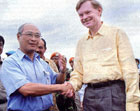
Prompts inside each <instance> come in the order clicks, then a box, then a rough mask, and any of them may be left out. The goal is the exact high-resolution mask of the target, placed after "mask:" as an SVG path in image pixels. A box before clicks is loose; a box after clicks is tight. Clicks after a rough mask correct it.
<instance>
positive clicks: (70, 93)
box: [61, 82, 75, 98]
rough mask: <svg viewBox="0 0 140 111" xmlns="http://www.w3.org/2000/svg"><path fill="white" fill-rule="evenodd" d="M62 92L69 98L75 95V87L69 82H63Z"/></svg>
mask: <svg viewBox="0 0 140 111" xmlns="http://www.w3.org/2000/svg"><path fill="white" fill-rule="evenodd" d="M61 94H62V95H64V96H66V97H69V98H71V97H74V95H75V93H74V89H73V87H72V85H71V84H70V83H69V82H65V83H64V84H62V88H61Z"/></svg>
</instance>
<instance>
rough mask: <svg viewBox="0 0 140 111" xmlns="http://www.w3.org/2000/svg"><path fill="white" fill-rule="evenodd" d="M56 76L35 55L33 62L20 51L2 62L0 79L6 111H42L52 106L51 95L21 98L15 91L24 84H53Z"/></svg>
mask: <svg viewBox="0 0 140 111" xmlns="http://www.w3.org/2000/svg"><path fill="white" fill-rule="evenodd" d="M56 77H57V74H56V73H55V72H54V71H52V69H51V68H50V66H49V65H48V64H47V63H46V62H45V61H43V60H42V59H40V57H39V55H38V54H37V53H35V54H34V59H33V61H31V60H30V58H29V57H28V56H27V55H25V54H24V53H23V52H22V51H21V50H20V49H18V50H17V51H16V53H14V54H13V55H11V56H9V57H8V58H6V59H5V60H4V62H3V65H2V69H1V74H0V78H1V81H2V83H3V85H4V87H5V88H6V92H7V98H8V110H17V111H42V110H45V109H48V108H49V107H50V106H52V105H53V99H52V94H48V95H44V96H36V97H32V96H27V97H25V96H23V95H22V94H20V93H19V92H18V91H17V90H18V89H19V88H20V87H21V86H23V85H24V84H26V83H30V82H32V83H41V84H54V83H56Z"/></svg>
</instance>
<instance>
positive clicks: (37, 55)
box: [16, 49, 40, 60]
mask: <svg viewBox="0 0 140 111" xmlns="http://www.w3.org/2000/svg"><path fill="white" fill-rule="evenodd" d="M16 53H17V55H18V56H19V58H20V60H22V59H23V58H25V57H28V56H27V55H26V54H25V53H23V52H22V51H21V50H20V49H18V50H17V52H16ZM35 58H37V59H40V56H39V54H38V53H36V52H35V53H34V59H35Z"/></svg>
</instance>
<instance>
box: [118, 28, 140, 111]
mask: <svg viewBox="0 0 140 111" xmlns="http://www.w3.org/2000/svg"><path fill="white" fill-rule="evenodd" d="M117 37H118V38H117V45H118V60H119V63H120V67H121V70H122V74H123V79H124V82H125V86H126V89H125V91H126V111H132V110H133V111H138V102H139V100H140V95H139V85H138V84H139V77H138V70H137V67H136V62H135V59H134V56H133V51H132V48H131V45H130V43H129V40H128V37H127V35H126V34H125V33H124V32H122V31H120V30H119V31H118V35H117Z"/></svg>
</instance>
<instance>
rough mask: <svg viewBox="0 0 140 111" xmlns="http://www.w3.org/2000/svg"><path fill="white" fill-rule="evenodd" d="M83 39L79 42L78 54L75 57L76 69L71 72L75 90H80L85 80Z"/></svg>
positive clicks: (71, 81) (71, 80)
mask: <svg viewBox="0 0 140 111" xmlns="http://www.w3.org/2000/svg"><path fill="white" fill-rule="evenodd" d="M81 45H82V43H81V40H80V41H79V42H78V45H77V48H76V54H75V59H74V71H73V72H71V74H70V76H71V77H70V83H71V84H72V86H73V88H74V90H75V91H78V90H79V89H80V88H81V87H82V82H83V66H82V51H81Z"/></svg>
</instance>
